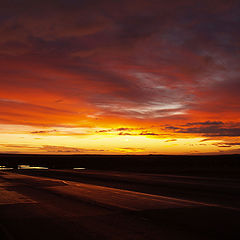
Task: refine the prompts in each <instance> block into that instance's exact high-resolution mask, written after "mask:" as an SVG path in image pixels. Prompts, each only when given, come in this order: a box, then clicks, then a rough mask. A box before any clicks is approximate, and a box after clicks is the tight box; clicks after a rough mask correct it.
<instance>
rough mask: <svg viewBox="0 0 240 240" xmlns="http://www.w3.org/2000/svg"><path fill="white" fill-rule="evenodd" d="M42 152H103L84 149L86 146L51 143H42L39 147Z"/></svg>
mask: <svg viewBox="0 0 240 240" xmlns="http://www.w3.org/2000/svg"><path fill="white" fill-rule="evenodd" d="M39 150H42V151H44V152H49V153H96V152H104V150H102V149H86V148H76V147H65V146H53V145H44V146H42V147H40V148H39Z"/></svg>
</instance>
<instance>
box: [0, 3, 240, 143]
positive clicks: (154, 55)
mask: <svg viewBox="0 0 240 240" xmlns="http://www.w3.org/2000/svg"><path fill="white" fill-rule="evenodd" d="M239 6H240V5H239V1H234V0H233V1H228V2H226V1H221V0H220V1H217V2H216V1H207V0H206V1H205V0H203V1H201V2H198V3H193V2H191V1H188V0H183V1H177V0H175V1H174V0H173V1H155V0H149V1H145V0H138V1H137V0H133V1H127V0H122V1H118V0H116V1H110V0H106V1H105V0H104V1H97V0H89V1H85V0H84V1H45V0H43V1H39V0H36V1H28V0H23V1H21V4H20V3H19V2H18V1H8V0H7V1H4V2H3V3H2V5H1V9H0V15H1V18H0V34H1V39H0V43H1V44H0V73H1V74H0V96H1V97H0V114H1V117H0V123H4V124H6V123H8V124H20V125H32V126H39V128H40V129H41V128H43V129H44V127H52V128H56V126H66V125H69V126H70V125H71V126H86V125H87V126H89V127H98V128H99V129H102V130H99V131H94V130H93V131H92V134H101V133H106V134H107V133H109V134H119V135H129V134H130V135H139V136H140V135H145V136H160V134H165V135H167V134H172V135H174V136H172V137H173V138H174V139H175V137H177V136H180V135H181V136H183V135H184V136H192V135H194V136H204V137H209V138H213V137H219V138H221V137H238V136H240V127H239V125H234V124H232V123H233V122H234V121H235V122H238V121H239V119H240V116H239V109H240V105H239V103H240V95H239V89H240V83H239V77H240V71H239V62H240V56H239V54H236V53H237V52H239V42H240V34H239V31H238V30H239V13H240V12H239ZM42 16H44V18H43V17H42ZM152 125H161V127H160V128H159V129H152V128H151V126H152ZM118 126H124V127H122V128H121V127H120V128H118ZM162 126H165V128H164V127H162ZM30 132H31V133H32V134H50V133H52V134H53V133H54V132H52V130H49V131H48V130H39V131H38V130H37V131H30ZM54 134H56V135H57V134H65V133H63V132H55V133H54ZM67 134H68V133H67ZM72 134H73V133H72ZM76 134H77V133H76ZM90 134H91V133H90ZM161 136H163V135H161Z"/></svg>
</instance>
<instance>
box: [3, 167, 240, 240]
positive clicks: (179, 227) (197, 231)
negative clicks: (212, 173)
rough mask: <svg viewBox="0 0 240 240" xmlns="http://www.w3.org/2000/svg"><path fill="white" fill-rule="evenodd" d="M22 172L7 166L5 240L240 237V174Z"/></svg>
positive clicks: (5, 179) (4, 174) (4, 199)
mask: <svg viewBox="0 0 240 240" xmlns="http://www.w3.org/2000/svg"><path fill="white" fill-rule="evenodd" d="M20 173H22V174H19V173H16V172H7V171H2V172H1V171H0V213H1V214H0V239H1V240H2V239H10V240H11V239H17V240H18V239H26V240H28V239H84V240H88V239H89V240H90V239H114V240H115V239H116V240H118V239H119V240H120V239H121V240H125V239H131V240H132V239H136V240H137V239H139V240H140V239H164V240H168V239H171V240H175V239H184V240H187V239H189V240H190V239H191V240H192V239H194V240H198V239H202V240H203V239H204V240H205V239H211V240H212V239H219V238H220V237H221V239H239V237H240V235H239V227H240V224H239V219H240V218H239V217H240V211H239V210H240V208H239V191H238V190H239V181H238V179H218V178H201V177H186V176H173V175H158V174H154V175H153V174H137V173H135V174H134V173H131V174H129V173H119V172H103V171H72V170H71V171H68V170H51V171H50V170H49V171H45V172H44V171H20ZM26 174H27V175H26ZM33 175H34V176H33ZM43 175H45V176H43ZM194 190H195V191H194Z"/></svg>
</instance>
